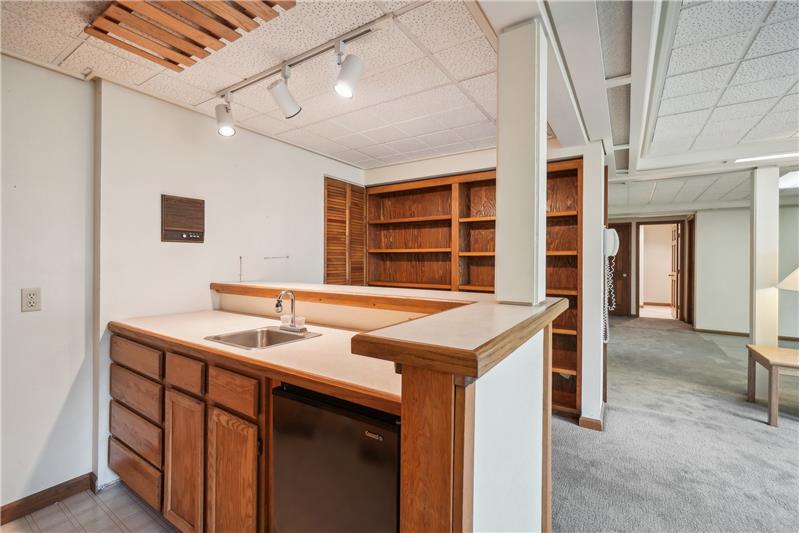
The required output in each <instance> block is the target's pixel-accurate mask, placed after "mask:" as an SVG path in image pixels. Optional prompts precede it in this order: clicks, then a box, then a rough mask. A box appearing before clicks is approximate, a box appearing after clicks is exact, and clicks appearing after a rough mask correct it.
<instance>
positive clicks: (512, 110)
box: [495, 21, 547, 304]
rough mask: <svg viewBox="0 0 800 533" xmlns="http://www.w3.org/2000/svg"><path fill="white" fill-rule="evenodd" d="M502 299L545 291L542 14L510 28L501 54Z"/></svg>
mask: <svg viewBox="0 0 800 533" xmlns="http://www.w3.org/2000/svg"><path fill="white" fill-rule="evenodd" d="M497 75H498V78H497V81H498V83H497V104H498V105H497V107H498V113H497V222H496V224H497V232H496V259H495V261H496V265H495V287H496V293H497V298H498V300H500V301H502V302H508V303H522V304H533V303H536V302H538V301H540V300H542V299H543V298H544V296H545V269H546V259H547V256H546V250H545V230H546V218H545V211H546V208H547V207H546V203H545V202H546V195H547V38H546V36H545V34H544V29H543V28H542V26H541V24H540V23H539V21H528V22H524V23H522V24H519V25H517V26H512V27H511V28H507V29H505V30H504V31H503V32H502V33H501V34H500V37H499V54H498V62H497Z"/></svg>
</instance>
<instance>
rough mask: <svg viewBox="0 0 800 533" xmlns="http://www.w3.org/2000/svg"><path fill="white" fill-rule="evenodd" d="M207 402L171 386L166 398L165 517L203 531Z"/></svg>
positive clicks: (187, 529)
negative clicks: (175, 389)
mask: <svg viewBox="0 0 800 533" xmlns="http://www.w3.org/2000/svg"><path fill="white" fill-rule="evenodd" d="M205 410H206V406H205V403H204V402H202V401H200V400H196V399H194V398H191V397H190V396H187V395H185V394H181V393H179V392H176V391H174V390H172V389H169V390H167V393H166V396H165V399H164V436H165V439H164V441H165V443H164V508H163V512H164V517H165V518H166V519H167V520H169V521H170V522H171V523H172V524H173V525H174V526H175V527H177V528H178V529H179V530H181V531H183V532H197V531H203V478H204V468H203V459H204V457H203V455H204V453H203V452H204V450H205V446H204V442H205Z"/></svg>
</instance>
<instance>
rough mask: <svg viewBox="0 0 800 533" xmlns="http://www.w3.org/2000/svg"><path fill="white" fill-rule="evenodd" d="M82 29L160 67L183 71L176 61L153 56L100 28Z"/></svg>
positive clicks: (89, 27) (88, 27)
mask: <svg viewBox="0 0 800 533" xmlns="http://www.w3.org/2000/svg"><path fill="white" fill-rule="evenodd" d="M83 31H84V32H85V33H87V34H88V35H91V36H92V37H95V38H97V39H100V40H101V41H105V42H107V43H108V44H113V45H114V46H117V47H119V48H122V49H123V50H125V51H127V52H130V53H132V54H135V55H137V56H139V57H142V58H144V59H147V60H149V61H152V62H153V63H157V64H159V65H161V66H162V67H165V68H168V69H170V70H174V71H175V72H183V67H181V66H180V65H178V64H176V63H173V62H172V61H167V60H166V59H162V58H160V57H158V56H155V55H153V54H151V53H148V52H145V51H144V50H142V49H141V48H136V47H135V46H133V45H131V44H128V43H126V42H125V41H120V40H119V39H115V38H114V37H112V36H110V35H109V34H107V33H105V32H103V31H101V30H99V29H97V28H94V27H92V26H87V27H86V28H84V29H83Z"/></svg>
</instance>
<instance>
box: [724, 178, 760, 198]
mask: <svg viewBox="0 0 800 533" xmlns="http://www.w3.org/2000/svg"><path fill="white" fill-rule="evenodd" d="M751 181H752V180H751V179H746V180H744V181H743V182H741V183H740V184H739V185H737V186H736V187H735V188H734V189H732V190H731V191H730V192H729V193H728V194H726V195H725V196H723V197H722V199H723V200H728V201H736V200H747V199H748V198H750V196H752V193H753V184H752V183H751Z"/></svg>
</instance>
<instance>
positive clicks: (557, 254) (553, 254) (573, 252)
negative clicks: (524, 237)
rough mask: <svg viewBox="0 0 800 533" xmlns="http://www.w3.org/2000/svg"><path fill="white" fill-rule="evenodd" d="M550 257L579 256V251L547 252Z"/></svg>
mask: <svg viewBox="0 0 800 533" xmlns="http://www.w3.org/2000/svg"><path fill="white" fill-rule="evenodd" d="M547 255H549V256H566V255H578V250H547Z"/></svg>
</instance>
